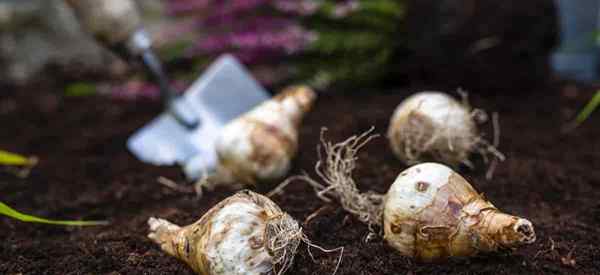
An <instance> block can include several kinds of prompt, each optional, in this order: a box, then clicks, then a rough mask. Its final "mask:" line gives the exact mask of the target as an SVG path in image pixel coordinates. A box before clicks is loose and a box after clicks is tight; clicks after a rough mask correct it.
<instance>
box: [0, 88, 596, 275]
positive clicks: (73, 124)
mask: <svg viewBox="0 0 600 275" xmlns="http://www.w3.org/2000/svg"><path fill="white" fill-rule="evenodd" d="M420 88H423V87H419V88H402V89H398V90H397V91H393V92H388V93H373V92H371V93H367V92H363V93H359V92H355V93H351V94H348V93H346V94H342V93H333V94H323V95H321V97H320V98H319V100H318V102H317V105H316V108H315V109H314V110H313V112H311V113H310V114H309V115H308V117H306V119H305V121H304V124H303V126H302V128H301V130H300V143H301V144H300V150H299V154H298V156H297V158H296V161H295V168H294V171H293V173H292V174H297V173H300V172H301V171H309V172H312V168H313V165H314V163H315V161H316V152H315V147H316V145H317V143H318V140H319V132H320V130H321V127H328V128H329V132H328V133H327V137H328V138H330V139H331V140H334V141H339V140H342V139H344V138H346V137H348V136H350V135H353V134H356V133H360V132H362V131H364V130H367V129H368V128H369V127H371V126H372V125H374V126H375V127H376V131H377V132H379V133H385V131H386V130H387V128H386V127H387V124H388V120H389V118H390V116H391V114H392V111H393V110H394V108H395V107H396V105H397V104H398V103H399V102H400V101H401V100H402V99H403V98H405V97H406V96H407V95H409V94H410V93H412V92H415V91H418V90H420ZM514 89H518V88H514ZM61 91H62V88H60V86H59V85H54V84H51V83H40V84H37V85H34V86H32V87H30V88H27V89H17V90H15V89H9V88H6V89H3V90H2V91H1V93H0V125H2V126H1V127H2V128H1V130H0V148H2V149H5V150H10V151H15V152H20V153H24V154H31V155H36V156H37V157H39V159H40V162H39V165H38V166H36V167H35V168H34V169H33V170H32V172H31V174H30V175H29V176H28V177H27V178H24V179H20V178H18V177H16V176H15V175H14V173H11V172H10V171H8V170H3V171H2V172H0V200H1V201H3V202H6V203H7V204H9V205H11V206H13V207H15V208H16V209H19V210H21V211H23V212H26V213H31V214H35V215H39V216H44V217H51V218H64V219H106V220H109V221H110V222H111V224H110V225H109V226H104V227H87V228H66V227H60V226H49V225H38V224H28V223H22V222H19V221H14V220H11V219H8V218H4V217H0V240H1V241H0V274H192V271H191V270H190V269H189V268H188V267H187V266H186V265H184V264H182V263H180V262H179V261H177V260H176V259H174V258H172V257H169V256H167V255H166V254H165V253H163V252H161V250H160V249H159V247H157V246H156V245H155V244H153V243H152V242H151V241H150V240H149V239H148V238H147V237H146V234H147V225H146V220H147V219H148V217H150V216H158V217H163V218H167V219H169V220H172V221H174V222H176V223H180V224H187V223H191V222H193V221H195V220H196V219H198V218H200V217H201V216H202V214H203V213H205V212H206V211H207V209H209V208H210V207H211V206H213V205H214V204H216V203H217V202H218V201H220V200H221V199H223V198H225V197H226V196H228V195H230V194H232V192H230V191H226V190H218V191H216V192H213V193H209V194H208V195H207V196H206V197H205V198H203V199H202V200H200V201H198V200H197V199H196V198H195V197H194V195H193V194H184V193H180V192H178V191H175V190H172V189H169V188H167V187H164V186H163V185H160V184H158V183H157V181H156V178H157V177H159V176H165V177H168V178H170V179H173V180H176V181H180V182H183V181H184V180H183V176H182V174H181V172H180V170H179V169H178V168H176V167H153V166H150V165H146V164H143V163H141V162H139V161H137V160H136V159H135V158H134V157H133V156H132V155H131V154H130V153H129V152H128V151H127V150H126V149H125V141H126V139H127V137H128V136H129V135H130V134H131V133H133V131H135V130H136V129H138V128H139V127H141V126H142V125H144V123H146V122H148V121H149V120H150V119H151V118H152V117H154V116H156V115H157V113H158V112H159V111H160V106H159V104H157V103H154V102H135V103H132V102H115V101H111V100H109V99H106V98H102V97H82V98H63V97H61V96H59V94H61ZM473 92H474V93H477V92H482V91H473ZM526 92H529V91H523V92H522V93H520V92H519V93H517V94H522V96H521V97H517V96H514V97H507V96H502V95H495V96H488V97H482V96H477V95H475V94H474V95H473V96H472V103H473V105H475V106H478V107H482V108H485V109H487V110H490V111H497V112H499V114H500V118H501V126H502V127H501V128H502V138H501V141H502V143H501V146H500V149H501V150H502V151H503V152H504V153H506V155H507V156H508V159H507V160H506V161H505V162H503V163H502V164H501V165H499V166H498V169H497V171H496V174H495V177H494V179H493V180H491V181H486V180H485V179H484V174H485V169H484V165H483V164H482V163H479V165H478V169H477V170H475V171H470V170H467V169H464V170H463V171H462V173H463V174H464V175H465V176H466V177H467V178H468V179H470V180H471V182H472V183H473V185H474V186H475V188H476V189H478V190H479V191H480V192H483V193H485V196H486V197H487V198H488V199H489V200H491V201H492V202H494V204H495V205H496V206H497V207H498V208H500V209H503V210H505V211H507V212H509V213H514V214H518V215H521V216H524V217H527V218H529V219H530V220H531V221H532V222H533V223H534V225H535V227H536V231H537V234H538V240H537V242H536V243H535V244H533V245H531V246H528V247H525V248H523V249H520V250H518V251H516V252H514V253H497V254H488V255H482V256H479V257H476V258H471V259H459V260H452V261H450V262H447V263H440V264H421V263H416V262H413V261H411V260H410V259H408V258H405V257H402V256H400V255H398V253H395V252H394V250H393V249H391V248H390V247H388V246H387V245H386V244H385V243H384V242H383V241H382V240H381V239H380V238H379V239H378V238H376V239H374V240H371V241H370V242H366V241H365V237H366V235H367V233H368V229H367V227H366V226H365V225H363V224H361V223H360V222H359V221H358V220H356V219H355V218H353V217H352V216H350V215H348V214H347V213H345V212H344V211H343V210H342V209H340V208H339V207H338V206H337V205H335V204H331V205H328V206H327V207H326V208H325V209H324V210H321V211H320V214H319V215H318V216H317V217H316V218H314V219H313V220H312V221H310V222H309V223H308V224H304V228H305V230H306V233H307V235H308V236H309V237H310V238H311V239H312V240H313V241H314V242H315V243H317V244H320V245H322V246H324V247H326V248H334V247H338V246H344V247H345V252H344V258H343V262H342V264H341V268H340V270H339V271H338V274H450V273H452V274H600V186H599V184H600V127H598V125H600V119H599V118H600V116H599V115H600V114H595V115H594V117H592V118H591V119H590V120H589V121H587V122H586V123H585V124H584V125H583V126H582V127H580V128H578V129H576V130H575V131H573V132H572V133H570V134H568V135H562V134H561V133H560V128H561V126H562V125H563V124H564V122H565V121H567V120H568V119H569V118H571V117H572V116H573V115H574V114H575V112H576V111H577V110H578V109H579V108H580V107H581V106H582V105H583V104H584V103H585V102H586V100H587V99H589V98H590V96H591V94H592V89H587V88H577V87H576V86H567V85H565V84H556V85H554V87H553V88H548V89H540V90H537V91H531V93H530V94H529V95H525V94H527V93H526ZM512 94H513V95H514V94H515V93H512ZM485 129H486V130H488V129H487V128H485ZM404 168H406V166H405V165H403V164H402V163H400V162H399V161H398V160H396V159H395V158H394V156H393V154H392V152H391V150H390V148H389V146H388V144H387V141H386V139H385V138H383V137H382V138H378V139H376V140H374V141H373V142H372V143H371V144H370V145H368V146H366V147H365V148H364V150H363V151H362V152H361V153H360V160H359V167H358V170H357V172H356V179H357V182H358V183H359V184H360V187H361V188H362V189H363V190H368V189H371V190H375V191H378V192H385V191H386V189H387V188H388V187H389V186H390V184H391V183H392V182H393V180H394V178H395V177H396V175H397V174H398V173H399V172H400V171H402V170H403V169H404ZM273 186H274V184H271V185H268V186H261V187H260V188H259V190H258V191H259V192H263V193H264V192H266V191H267V190H269V189H270V188H272V187H273ZM274 200H275V201H276V202H277V203H278V204H279V205H280V206H281V207H282V208H283V209H285V210H286V211H288V212H289V213H290V214H291V215H292V216H293V217H295V218H296V219H298V220H299V221H304V220H305V219H306V218H307V217H308V216H309V215H310V214H311V213H313V212H315V211H316V210H318V209H320V208H321V207H322V206H324V205H326V204H325V203H323V202H322V201H320V200H319V199H317V198H316V197H315V196H314V194H313V191H312V189H311V188H309V187H307V186H305V185H302V184H295V185H292V186H290V187H289V188H288V189H287V193H286V194H284V195H280V196H277V197H275V198H274ZM336 256H337V255H335V254H322V253H316V257H317V262H313V261H312V260H311V259H310V257H309V256H308V254H307V252H306V250H305V249H302V250H301V251H300V254H299V255H298V257H297V258H296V262H295V264H294V266H293V268H292V269H291V271H290V272H289V273H288V274H330V273H331V272H332V271H333V267H334V266H335V261H336Z"/></svg>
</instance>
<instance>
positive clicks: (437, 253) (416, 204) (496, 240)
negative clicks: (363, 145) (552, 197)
mask: <svg viewBox="0 0 600 275" xmlns="http://www.w3.org/2000/svg"><path fill="white" fill-rule="evenodd" d="M383 226H384V238H385V240H386V241H387V242H388V243H389V244H390V245H391V246H392V247H394V248H395V249H397V250H398V251H399V252H400V253H401V254H403V255H405V256H409V257H413V258H415V259H417V260H420V261H424V262H434V261H442V260H444V259H447V258H449V257H468V256H473V255H476V254H478V253H479V252H491V251H498V250H504V249H515V248H517V247H520V246H522V245H525V244H531V243H533V242H534V241H535V238H536V237H535V232H534V229H533V225H532V224H531V222H530V221H528V220H526V219H524V218H520V217H516V216H512V215H509V214H505V213H502V212H500V211H499V210H498V209H497V208H496V207H495V206H494V205H493V204H492V203H490V202H489V201H486V200H485V199H484V198H483V197H481V196H480V195H479V194H478V193H477V192H476V191H475V189H473V187H472V186H471V185H470V184H469V183H468V182H467V181H466V180H465V179H464V178H463V177H462V176H460V175H459V174H457V173H456V172H454V171H453V170H452V169H450V168H449V167H447V166H445V165H442V164H438V163H422V164H418V165H415V166H412V167H410V168H408V169H406V170H404V171H403V172H402V173H400V175H399V176H398V177H397V178H396V180H395V181H394V183H393V184H392V186H391V187H390V190H389V191H388V193H387V194H386V196H385V202H384V210H383Z"/></svg>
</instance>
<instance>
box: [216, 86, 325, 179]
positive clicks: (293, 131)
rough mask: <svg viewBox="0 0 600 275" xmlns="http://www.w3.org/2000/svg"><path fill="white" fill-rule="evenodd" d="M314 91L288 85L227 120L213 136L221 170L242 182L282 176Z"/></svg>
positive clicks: (289, 161) (286, 171) (285, 171)
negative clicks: (246, 111)
mask: <svg viewBox="0 0 600 275" xmlns="http://www.w3.org/2000/svg"><path fill="white" fill-rule="evenodd" d="M315 99H316V94H315V92H314V91H312V90H311V89H310V88H307V87H304V86H295V87H290V88H287V89H285V90H284V91H282V92H281V93H279V94H278V95H276V96H275V97H273V98H272V99H270V100H268V101H266V102H264V103H262V104H261V105H259V106H257V107H255V108H254V109H252V110H250V111H249V112H248V113H246V114H244V115H242V116H241V117H239V118H237V119H235V120H234V121H232V122H230V123H229V124H227V125H226V126H225V127H224V128H223V130H222V132H221V134H220V137H219V139H218V140H217V144H216V150H217V155H218V157H219V168H218V169H219V170H220V172H221V174H228V175H229V177H230V178H231V180H233V181H235V182H236V183H241V184H244V185H254V184H256V182H260V181H274V180H277V179H281V178H282V177H284V176H285V175H286V174H287V173H288V171H289V169H290V166H291V161H292V159H293V157H294V156H295V155H296V152H297V149H298V128H299V127H300V123H301V121H302V118H303V116H304V115H305V114H306V113H307V112H308V111H309V110H310V109H311V106H312V104H313V102H314V100H315Z"/></svg>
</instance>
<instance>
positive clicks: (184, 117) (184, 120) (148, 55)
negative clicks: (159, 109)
mask: <svg viewBox="0 0 600 275" xmlns="http://www.w3.org/2000/svg"><path fill="white" fill-rule="evenodd" d="M141 57H142V60H143V62H144V64H145V66H146V68H148V70H149V71H150V72H151V73H152V76H153V77H154V79H155V80H156V82H158V85H159V86H160V97H161V100H162V102H163V103H164V104H165V108H166V109H167V110H168V111H169V112H170V113H171V115H173V117H174V118H175V119H176V120H177V121H178V122H179V123H180V124H182V125H184V126H185V127H187V128H190V129H192V128H196V127H197V126H198V123H199V121H198V119H197V118H196V117H194V116H193V115H190V114H189V112H188V111H186V110H185V108H184V106H182V105H176V102H175V99H176V98H177V95H176V94H175V92H174V91H173V89H171V85H170V83H169V79H168V78H167V75H166V74H165V72H164V70H163V68H162V64H161V62H160V61H159V59H158V58H157V57H156V55H155V54H154V52H153V51H152V49H150V48H147V49H146V50H144V51H143V52H142V53H141Z"/></svg>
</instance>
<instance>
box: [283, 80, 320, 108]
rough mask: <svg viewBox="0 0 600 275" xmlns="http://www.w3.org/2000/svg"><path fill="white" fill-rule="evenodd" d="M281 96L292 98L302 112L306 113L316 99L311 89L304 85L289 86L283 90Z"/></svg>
mask: <svg viewBox="0 0 600 275" xmlns="http://www.w3.org/2000/svg"><path fill="white" fill-rule="evenodd" d="M281 95H282V96H283V97H284V98H285V97H288V96H291V97H293V98H294V99H295V100H296V102H297V103H298V105H299V106H300V108H302V110H305V111H308V110H309V109H310V107H311V106H312V104H313V101H314V100H315V99H316V98H317V94H316V93H315V91H313V89H311V88H310V87H308V86H305V85H297V86H290V87H287V88H285V89H284V90H283V92H282V93H281Z"/></svg>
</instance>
